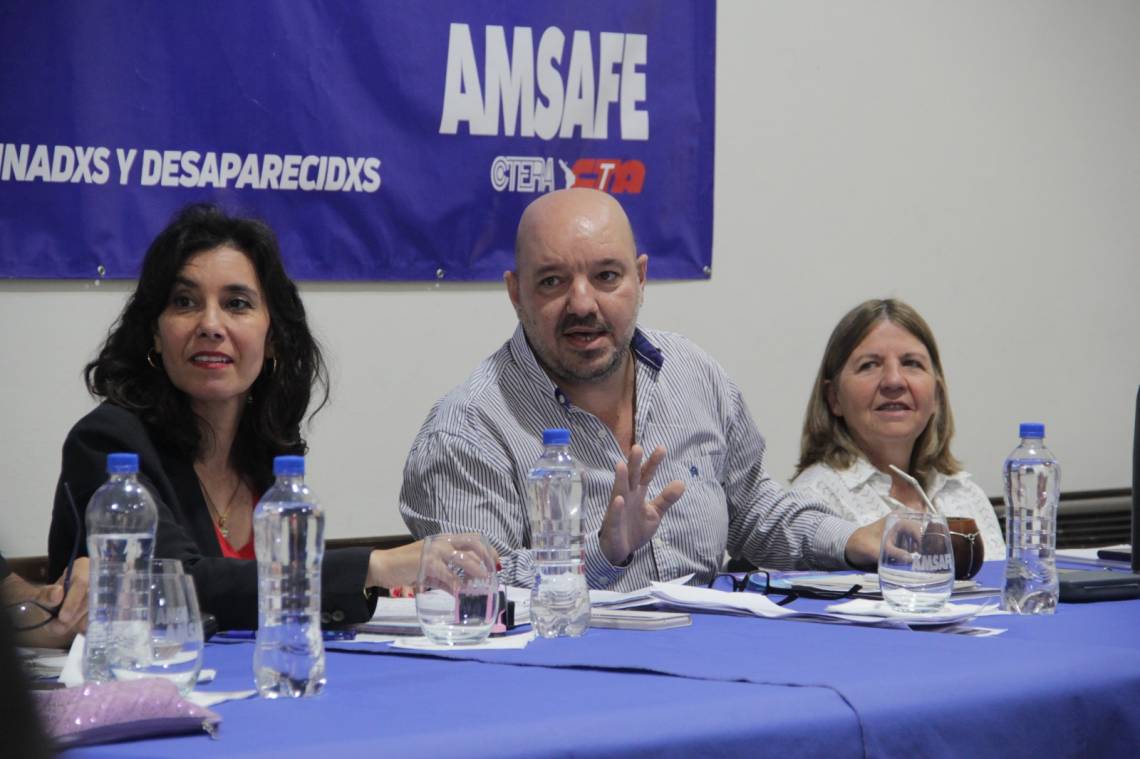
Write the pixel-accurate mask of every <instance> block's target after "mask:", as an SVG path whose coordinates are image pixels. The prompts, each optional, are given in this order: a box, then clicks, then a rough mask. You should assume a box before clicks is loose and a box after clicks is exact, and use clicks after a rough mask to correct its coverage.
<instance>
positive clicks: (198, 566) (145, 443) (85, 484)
mask: <svg viewBox="0 0 1140 759" xmlns="http://www.w3.org/2000/svg"><path fill="white" fill-rule="evenodd" d="M118 451H124V452H133V453H137V454H138V456H139V479H140V480H142V481H143V482H144V483H145V484H146V485H147V487H149V488H150V491H151V493H152V494H153V495H154V496H155V499H156V501H157V502H158V503H157V505H158V531H157V534H156V536H155V551H154V555H155V557H156V558H164V559H180V560H181V561H182V563H183V565H184V566H185V567H186V571H187V572H189V573H190V574H191V575H193V577H194V584H195V586H196V587H197V588H198V600H199V603H200V604H201V607H202V612H203V613H206V612H208V613H210V614H213V615H214V616H215V617H217V618H218V626H219V627H220V628H221V629H223V630H224V629H231V628H237V629H252V628H255V627H257V562H256V561H249V560H245V559H227V558H223V557H222V549H221V546H219V545H218V539H217V536H216V535H215V533H214V524H213V521H212V520H211V519H210V512H209V510H208V509H207V508H206V503H205V500H204V499H203V498H202V490H201V488H200V487H199V485H198V476H197V474H195V472H194V465H193V462H192V461H187V460H185V459H184V458H182V457H180V456H178V455H176V454H174V453H173V452H172V451H168V450H163V449H161V448H159V447H158V445H156V443H155V441H154V440H153V439H152V437H151V434H150V432H149V430H148V429H147V427H146V425H145V424H143V422H142V420H140V419H139V418H138V417H137V416H135V415H134V414H133V413H131V412H130V411H127V410H126V409H124V408H122V407H120V406H115V405H113V404H111V403H103V404H101V405H100V406H99V407H98V408H96V409H95V410H94V411H92V412H91V413H90V414H88V415H87V416H85V417H83V418H82V419H80V420H79V422H78V423H77V424H76V425H75V426H74V427H72V428H71V432H69V433H68V435H67V440H66V441H64V444H63V465H62V468H61V469H60V474H59V484H58V485H57V486H56V490H55V505H54V507H53V510H52V519H51V530H50V532H49V533H48V560H49V566H50V568H51V569H50V571H49V576H51V577H59V576H60V575H61V574H62V573H63V571H64V569H65V568H66V567H67V561H68V559H69V558H70V556H71V549H72V545H73V541H74V540H75V533H76V529H77V528H78V531H79V540H80V546H79V555H80V556H86V555H87V525H86V520H85V519H81V522H83V523H82V524H79V525H76V524H75V518H74V517H73V516H72V513H71V507H70V506H69V505H68V502H67V494H66V493H65V491H64V489H63V483H64V482H66V483H68V485H69V486H70V488H71V493H72V495H74V496H75V505H76V506H77V507H78V508H79V510H80V516H81V517H82V516H83V513H84V510H85V509H86V507H87V502H88V501H89V500H90V498H91V495H92V494H93V493H94V492H95V491H96V490H97V489H98V488H99V487H100V486H101V485H102V484H103V483H104V482H105V481H106V480H107V474H106V469H107V454H108V453H115V452H118ZM370 550H371V549H368V548H346V549H341V550H336V551H327V552H326V553H325V557H324V562H323V564H322V570H321V607H322V618H323V620H324V621H326V622H329V621H331V622H363V621H365V620H367V619H369V618H370V617H371V616H372V611H373V609H374V608H375V605H376V602H375V599H374V598H371V597H370V596H368V595H366V594H365V592H364V581H365V578H366V577H367V573H368V556H369V553H370Z"/></svg>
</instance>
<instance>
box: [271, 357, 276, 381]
mask: <svg viewBox="0 0 1140 759" xmlns="http://www.w3.org/2000/svg"><path fill="white" fill-rule="evenodd" d="M269 361H270V362H271V363H270V364H269V376H270V377H272V376H273V375H274V374H277V356H270V357H269Z"/></svg>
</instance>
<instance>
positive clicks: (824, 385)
mask: <svg viewBox="0 0 1140 759" xmlns="http://www.w3.org/2000/svg"><path fill="white" fill-rule="evenodd" d="M953 436H954V418H953V415H952V414H951V412H950V400H949V397H948V395H947V390H946V378H945V376H944V375H943V373H942V361H941V359H940V358H939V355H938V345H937V343H935V341H934V334H933V333H932V332H931V330H930V327H929V326H928V325H927V324H926V322H925V321H924V320H923V318H922V317H921V316H919V314H918V312H917V311H915V310H914V309H913V308H911V307H910V306H909V305H907V304H906V303H903V302H902V301H898V300H894V299H886V300H868V301H866V302H864V303H860V304H859V305H858V306H856V307H855V308H853V309H852V310H851V311H849V312H848V313H847V315H846V316H844V317H843V318H842V319H841V320H840V321H839V324H837V325H836V327H835V329H834V330H833V331H832V333H831V338H830V339H829V340H828V341H827V348H826V349H825V350H824V354H823V361H822V362H821V363H820V367H819V372H818V373H817V374H816V378H815V386H814V387H813V388H812V394H811V397H810V398H809V400H808V407H807V414H806V415H805V417H804V429H803V435H802V437H801V440H800V460H799V463H798V464H797V466H796V474H795V479H794V480H793V482H792V485H793V486H794V487H796V488H797V489H800V490H802V491H806V492H808V493H811V494H814V495H815V496H817V497H818V498H819V499H821V500H822V501H823V502H824V503H826V504H828V505H829V506H830V507H831V508H832V509H833V510H834V511H835V512H836V513H837V514H839V515H840V516H842V517H844V518H845V519H849V520H851V521H852V522H855V523H856V524H860V525H864V524H869V523H871V522H874V521H875V520H877V519H879V518H881V517H883V516H884V515H886V514H887V513H888V512H889V511H890V510H891V506H890V504H889V502H888V501H887V500H886V498H887V497H888V496H889V497H891V498H893V499H895V500H896V501H899V502H901V503H902V504H904V505H905V506H907V507H908V508H912V509H915V510H919V511H921V510H922V508H923V503H922V496H921V495H920V494H919V493H918V492H917V491H916V490H915V489H914V488H913V487H912V486H911V485H909V484H908V483H907V482H906V480H904V479H903V478H902V477H900V476H899V475H898V474H895V473H894V472H892V471H891V468H890V467H891V465H894V466H896V467H898V468H899V469H901V470H903V471H904V472H907V473H908V474H910V475H911V476H913V477H914V478H916V479H917V480H918V481H919V482H920V483H921V484H922V487H923V489H925V490H926V493H927V495H928V496H930V499H931V501H933V502H934V503H935V505H936V506H937V507H938V509H939V510H940V511H941V512H942V513H943V514H944V515H946V516H955V517H970V518H972V519H974V520H975V521H976V522H977V524H978V528H979V530H980V532H981V535H982V539H983V542H984V544H985V554H986V556H987V557H990V558H998V557H1002V556H1005V541H1004V540H1003V539H1002V534H1001V526H1000V525H999V524H998V521H997V517H996V515H995V514H994V510H993V506H991V505H990V502H989V499H988V498H987V497H986V494H985V493H984V492H983V491H982V489H981V488H980V487H978V485H977V484H976V483H975V482H974V481H973V480H972V479H971V478H970V475H969V474H967V473H966V472H964V471H962V466H961V464H960V463H959V462H958V460H957V459H955V458H954V455H953V454H952V453H951V452H950V440H951V438H952V437H953Z"/></svg>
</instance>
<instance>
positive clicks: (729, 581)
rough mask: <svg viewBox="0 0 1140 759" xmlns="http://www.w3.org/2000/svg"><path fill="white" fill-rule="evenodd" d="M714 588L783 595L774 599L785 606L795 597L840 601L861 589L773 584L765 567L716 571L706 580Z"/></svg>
mask: <svg viewBox="0 0 1140 759" xmlns="http://www.w3.org/2000/svg"><path fill="white" fill-rule="evenodd" d="M708 587H710V588H712V589H714V590H724V591H729V592H732V593H745V592H747V593H759V594H761V595H765V596H783V598H780V599H779V600H778V601H775V603H776V605H777V606H787V605H788V604H790V603H791V602H792V601H795V600H796V599H797V598H811V599H815V600H819V601H840V600H842V599H844V598H852V597H854V596H855V594H856V593H858V592H859V591H860V590H862V589H863V586H862V585H858V584H856V585H852V586H851V587H850V588H847V589H846V590H824V589H822V588H811V587H807V586H804V585H795V584H792V583H789V584H788V586H787V587H780V586H773V583H772V574H771V572H770V571H769V570H767V569H754V570H752V571H751V572H745V573H744V574H740V573H732V572H718V573H717V574H715V575H713V577H712V579H711V580H709V582H708Z"/></svg>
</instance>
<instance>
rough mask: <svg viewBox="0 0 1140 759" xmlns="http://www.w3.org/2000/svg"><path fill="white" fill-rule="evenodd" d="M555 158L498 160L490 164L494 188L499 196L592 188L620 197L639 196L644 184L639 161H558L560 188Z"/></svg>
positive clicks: (596, 159) (594, 159)
mask: <svg viewBox="0 0 1140 759" xmlns="http://www.w3.org/2000/svg"><path fill="white" fill-rule="evenodd" d="M554 161H555V159H554V158H549V157H548V158H543V157H541V156H518V155H501V156H496V157H495V160H494V161H492V162H491V186H492V187H494V188H495V190H496V191H497V192H551V191H553V190H555V189H562V188H566V187H592V188H594V189H595V190H602V191H603V192H608V193H612V194H614V195H620V194H622V193H629V194H631V195H638V194H640V193H641V188H642V186H644V184H645V164H644V163H642V162H641V161H638V160H636V159H632V160H629V161H619V160H618V159H616V158H579V159H578V160H577V161H575V162H574V165H573V166H571V165H570V164H568V163H566V161H564V160H562V159H561V158H559V159H557V161H558V168H559V169H560V170H561V172H562V183H561V186H559V185H558V184H557V182H556V181H555V180H556V175H555V173H554Z"/></svg>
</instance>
